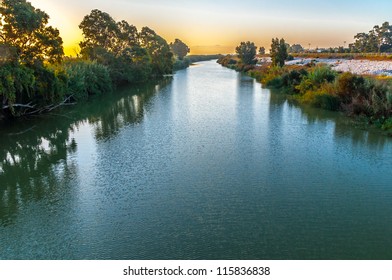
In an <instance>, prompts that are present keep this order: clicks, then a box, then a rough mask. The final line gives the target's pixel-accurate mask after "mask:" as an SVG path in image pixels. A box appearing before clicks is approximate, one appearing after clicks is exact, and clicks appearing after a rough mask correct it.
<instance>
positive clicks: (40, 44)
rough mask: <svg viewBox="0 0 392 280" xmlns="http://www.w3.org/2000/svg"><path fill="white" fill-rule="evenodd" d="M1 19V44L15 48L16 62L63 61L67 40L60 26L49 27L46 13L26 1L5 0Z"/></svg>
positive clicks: (0, 9)
mask: <svg viewBox="0 0 392 280" xmlns="http://www.w3.org/2000/svg"><path fill="white" fill-rule="evenodd" d="M0 20H1V22H2V23H1V24H0V44H2V45H3V46H7V47H9V48H10V49H13V50H15V51H14V53H15V57H14V59H15V60H16V62H19V61H20V62H21V63H23V64H28V65H34V64H42V63H43V62H44V61H49V62H50V63H54V62H60V61H61V60H62V57H63V55H64V51H63V41H62V39H61V37H60V33H59V31H58V30H57V29H55V28H53V27H51V26H47V24H48V20H49V16H48V15H47V14H46V13H45V12H43V11H41V10H39V9H36V8H34V7H33V6H32V5H31V4H30V3H29V2H26V0H4V1H2V2H1V3H0Z"/></svg>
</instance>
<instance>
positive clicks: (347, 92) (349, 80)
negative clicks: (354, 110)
mask: <svg viewBox="0 0 392 280" xmlns="http://www.w3.org/2000/svg"><path fill="white" fill-rule="evenodd" d="M336 87H337V94H338V95H339V97H340V98H341V100H342V102H343V103H346V104H347V103H350V102H351V101H352V99H353V98H355V97H358V96H366V95H367V91H368V87H367V85H366V81H365V78H363V77H361V76H358V75H354V74H352V73H350V72H346V73H343V74H341V75H340V76H339V77H338V79H337V86H336Z"/></svg>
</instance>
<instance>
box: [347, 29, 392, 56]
mask: <svg viewBox="0 0 392 280" xmlns="http://www.w3.org/2000/svg"><path fill="white" fill-rule="evenodd" d="M354 39H355V42H354V44H352V45H351V51H352V52H361V53H369V52H370V53H375V52H390V51H391V49H392V26H391V25H390V24H389V22H384V23H383V24H382V25H381V26H379V25H376V26H374V27H373V29H372V30H370V31H369V32H368V33H358V34H357V35H355V36H354Z"/></svg>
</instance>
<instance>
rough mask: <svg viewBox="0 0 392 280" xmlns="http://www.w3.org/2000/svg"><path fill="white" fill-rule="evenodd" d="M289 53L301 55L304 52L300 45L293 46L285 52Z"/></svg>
mask: <svg viewBox="0 0 392 280" xmlns="http://www.w3.org/2000/svg"><path fill="white" fill-rule="evenodd" d="M287 51H288V52H289V53H303V52H304V51H305V50H304V48H303V47H302V46H301V45H300V44H294V45H292V46H290V47H289V48H288V50H287Z"/></svg>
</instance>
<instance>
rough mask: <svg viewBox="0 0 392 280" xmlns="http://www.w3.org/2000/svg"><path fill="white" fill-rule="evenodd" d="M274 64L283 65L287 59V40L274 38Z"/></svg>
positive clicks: (272, 57) (272, 56)
mask: <svg viewBox="0 0 392 280" xmlns="http://www.w3.org/2000/svg"><path fill="white" fill-rule="evenodd" d="M270 54H271V59H272V64H273V65H275V66H280V67H282V66H283V65H284V63H285V60H286V59H287V57H288V53H287V45H286V42H285V40H284V39H283V38H282V39H280V40H279V39H278V38H276V39H272V44H271V49H270Z"/></svg>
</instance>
